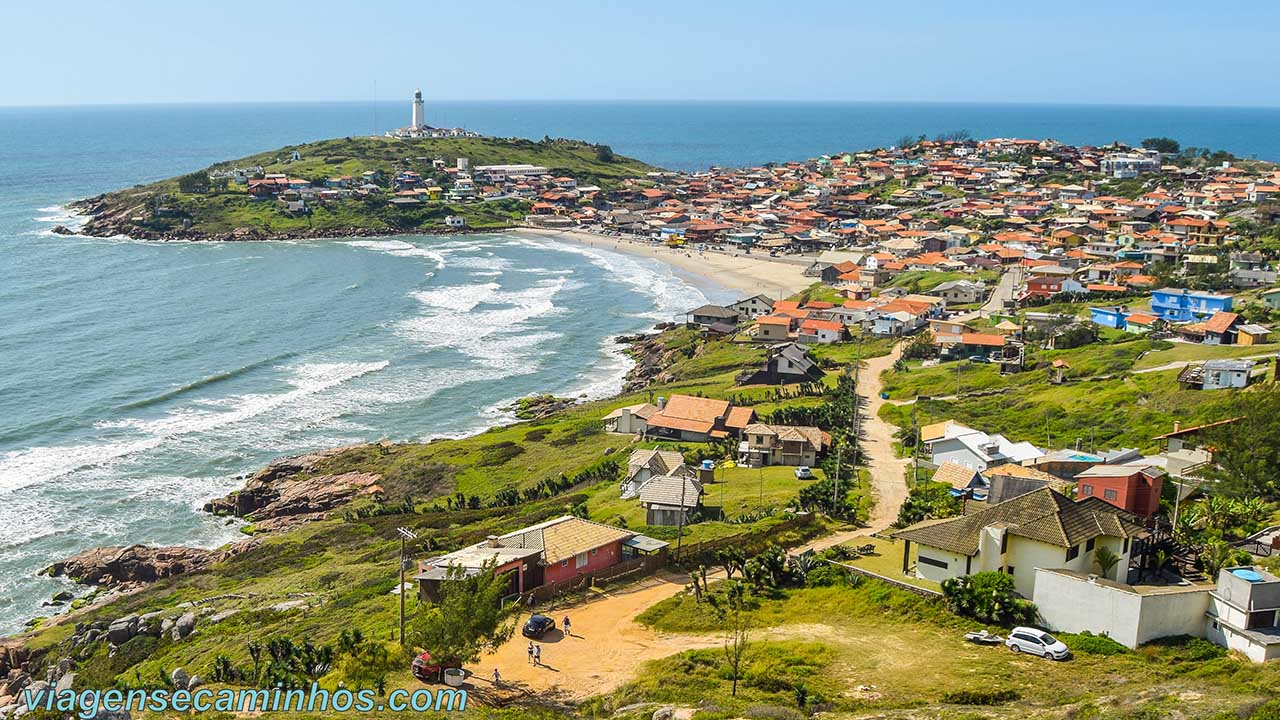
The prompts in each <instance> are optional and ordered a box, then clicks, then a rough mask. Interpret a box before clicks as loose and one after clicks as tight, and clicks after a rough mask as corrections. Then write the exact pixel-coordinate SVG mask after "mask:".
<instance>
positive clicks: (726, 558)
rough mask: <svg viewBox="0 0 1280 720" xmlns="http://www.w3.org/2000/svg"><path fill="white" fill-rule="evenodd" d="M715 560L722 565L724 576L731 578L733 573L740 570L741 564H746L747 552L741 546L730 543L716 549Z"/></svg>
mask: <svg viewBox="0 0 1280 720" xmlns="http://www.w3.org/2000/svg"><path fill="white" fill-rule="evenodd" d="M716 562H718V563H720V564H721V565H723V566H724V576H725V577H726V578H728V579H729V580H732V579H733V574H734V573H735V572H742V568H743V566H744V565H746V564H747V554H746V553H745V552H744V551H743V550H742V548H741V547H738V546H737V545H731V546H729V547H727V548H724V549H722V550H717V551H716Z"/></svg>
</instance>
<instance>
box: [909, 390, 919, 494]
mask: <svg viewBox="0 0 1280 720" xmlns="http://www.w3.org/2000/svg"><path fill="white" fill-rule="evenodd" d="M919 400H920V396H919V395H917V396H916V401H917V402H919ZM917 407H918V406H917V404H916V403H911V436H912V438H914V440H915V442H914V443H912V448H911V487H915V486H917V485H919V484H920V423H919V422H918V421H917V420H916V408H917Z"/></svg>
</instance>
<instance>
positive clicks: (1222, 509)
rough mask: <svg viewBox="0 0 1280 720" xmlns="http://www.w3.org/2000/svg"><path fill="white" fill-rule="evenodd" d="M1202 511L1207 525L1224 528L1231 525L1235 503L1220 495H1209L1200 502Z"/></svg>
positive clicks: (1218, 528) (1216, 528) (1219, 528)
mask: <svg viewBox="0 0 1280 720" xmlns="http://www.w3.org/2000/svg"><path fill="white" fill-rule="evenodd" d="M1200 509H1201V510H1202V511H1204V519H1205V522H1206V523H1207V524H1208V526H1209V527H1211V528H1213V529H1215V530H1226V529H1227V528H1228V527H1231V522H1232V520H1233V519H1234V515H1235V503H1233V502H1232V501H1231V499H1230V498H1225V497H1223V496H1221V495H1211V496H1209V497H1208V498H1206V499H1205V501H1204V502H1202V503H1200Z"/></svg>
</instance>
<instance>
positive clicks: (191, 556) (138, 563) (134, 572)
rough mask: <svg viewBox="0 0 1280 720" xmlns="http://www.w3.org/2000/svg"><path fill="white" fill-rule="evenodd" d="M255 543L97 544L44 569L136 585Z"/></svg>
mask: <svg viewBox="0 0 1280 720" xmlns="http://www.w3.org/2000/svg"><path fill="white" fill-rule="evenodd" d="M256 545H257V543H256V542H255V541H253V540H245V541H241V542H238V543H232V544H230V545H227V546H224V547H222V548H219V549H217V550H202V549H200V548H189V547H182V546H170V547H148V546H146V545H130V546H129V547H98V548H92V549H89V550H85V551H84V552H82V553H79V554H77V555H73V556H72V557H69V558H67V559H65V560H62V561H59V562H56V563H54V564H52V565H50V566H49V567H47V568H45V569H44V570H43V571H41V572H42V573H44V574H47V575H49V576H50V577H69V578H71V579H73V580H75V581H76V582H78V583H80V584H82V585H98V586H101V587H116V586H120V585H135V584H139V583H150V582H155V581H156V580H160V579H162V578H167V577H172V576H174V575H181V574H183V573H189V572H194V571H196V570H202V569H204V568H206V567H208V566H209V565H211V564H213V563H215V562H218V561H219V560H224V559H226V558H228V557H231V556H233V555H236V554H238V553H241V552H244V551H245V550H247V549H249V548H251V547H255V546H256Z"/></svg>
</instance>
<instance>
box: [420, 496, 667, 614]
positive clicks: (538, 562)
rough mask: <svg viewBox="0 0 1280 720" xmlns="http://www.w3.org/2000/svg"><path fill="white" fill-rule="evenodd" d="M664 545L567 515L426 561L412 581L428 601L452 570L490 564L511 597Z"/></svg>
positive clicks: (470, 569)
mask: <svg viewBox="0 0 1280 720" xmlns="http://www.w3.org/2000/svg"><path fill="white" fill-rule="evenodd" d="M666 547H667V543H665V542H661V541H658V540H654V539H652V538H649V537H646V536H644V535H637V534H636V533H634V532H631V531H629V530H623V529H621V528H616V527H613V526H611V525H605V524H603V523H598V522H592V521H590V520H584V519H582V518H579V517H574V516H572V515H565V516H563V517H558V518H555V519H554V520H548V521H546V522H543V523H539V524H537V525H531V526H529V527H527V528H524V529H522V530H516V531H515V532H511V533H507V534H506V535H493V536H490V537H489V538H488V539H487V540H484V541H482V542H479V543H476V544H475V545H471V546H469V547H465V548H462V549H461V550H456V551H454V552H451V553H449V554H447V555H441V556H439V557H434V558H430V559H428V560H424V561H422V562H421V563H420V565H419V568H418V574H417V575H416V576H414V579H415V580H417V581H418V594H419V596H420V597H422V598H423V599H424V600H427V601H431V600H434V599H436V598H438V597H439V588H440V583H441V582H443V581H444V580H446V579H448V574H449V571H450V569H451V568H455V567H458V568H461V569H462V571H463V573H464V574H467V575H474V574H476V573H478V572H480V570H481V568H483V567H484V565H485V563H487V562H493V563H494V565H495V567H494V572H495V573H497V574H500V575H501V574H504V573H505V574H507V576H508V579H509V581H510V594H512V595H515V594H522V593H525V592H528V591H530V590H532V589H534V588H537V587H540V586H543V585H550V584H554V583H558V582H563V581H565V580H572V579H573V578H575V577H577V576H579V575H590V574H592V573H596V572H599V571H601V570H604V569H605V568H609V567H612V566H614V565H617V564H618V563H620V562H622V561H624V560H630V559H632V558H634V557H637V556H639V555H653V554H657V553H661V552H663V551H664V550H665V548H666Z"/></svg>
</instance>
